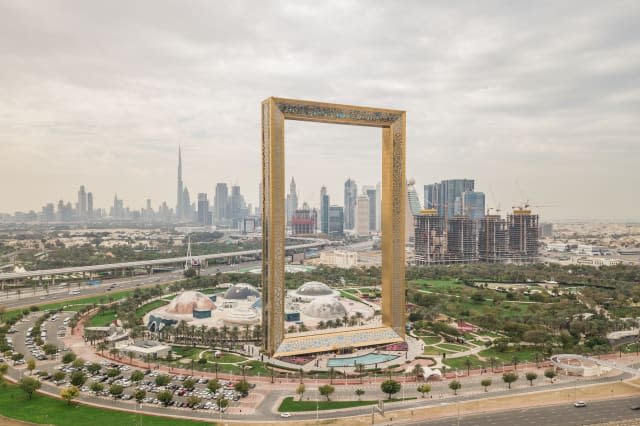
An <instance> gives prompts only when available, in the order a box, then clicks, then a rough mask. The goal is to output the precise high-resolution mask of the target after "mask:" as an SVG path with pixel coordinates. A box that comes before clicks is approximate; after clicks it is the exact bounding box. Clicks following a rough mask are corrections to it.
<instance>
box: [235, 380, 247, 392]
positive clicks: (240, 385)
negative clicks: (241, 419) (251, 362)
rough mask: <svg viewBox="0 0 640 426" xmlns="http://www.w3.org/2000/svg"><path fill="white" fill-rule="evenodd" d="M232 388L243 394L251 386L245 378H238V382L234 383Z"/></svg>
mask: <svg viewBox="0 0 640 426" xmlns="http://www.w3.org/2000/svg"><path fill="white" fill-rule="evenodd" d="M233 388H234V389H235V391H236V392H240V393H242V394H244V393H247V392H249V389H250V388H251V385H250V384H249V382H247V381H246V380H240V381H239V382H238V383H236V384H235V385H234V386H233Z"/></svg>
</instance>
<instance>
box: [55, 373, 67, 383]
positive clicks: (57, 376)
mask: <svg viewBox="0 0 640 426" xmlns="http://www.w3.org/2000/svg"><path fill="white" fill-rule="evenodd" d="M65 377H67V374H66V373H65V372H64V371H56V372H55V373H53V380H54V381H56V382H59V381H60V380H64V378H65Z"/></svg>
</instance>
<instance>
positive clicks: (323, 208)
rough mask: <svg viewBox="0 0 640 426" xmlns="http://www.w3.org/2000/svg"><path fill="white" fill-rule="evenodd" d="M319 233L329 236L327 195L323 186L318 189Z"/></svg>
mask: <svg viewBox="0 0 640 426" xmlns="http://www.w3.org/2000/svg"><path fill="white" fill-rule="evenodd" d="M320 232H322V233H323V234H329V195H328V194H327V187H326V186H324V185H323V186H322V188H320Z"/></svg>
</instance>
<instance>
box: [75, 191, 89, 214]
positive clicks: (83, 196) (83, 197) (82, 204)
mask: <svg viewBox="0 0 640 426" xmlns="http://www.w3.org/2000/svg"><path fill="white" fill-rule="evenodd" d="M77 213H78V217H86V216H87V193H86V191H85V189H84V185H80V189H79V190H78V212H77Z"/></svg>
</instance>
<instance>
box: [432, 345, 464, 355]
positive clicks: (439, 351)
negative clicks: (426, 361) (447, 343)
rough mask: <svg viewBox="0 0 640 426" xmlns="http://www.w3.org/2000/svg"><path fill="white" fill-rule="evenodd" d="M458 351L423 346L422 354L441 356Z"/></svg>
mask: <svg viewBox="0 0 640 426" xmlns="http://www.w3.org/2000/svg"><path fill="white" fill-rule="evenodd" d="M457 352H458V351H450V350H448V349H440V348H436V347H435V346H425V347H424V354H425V355H442V354H443V353H446V354H447V355H448V354H454V353H457Z"/></svg>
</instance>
